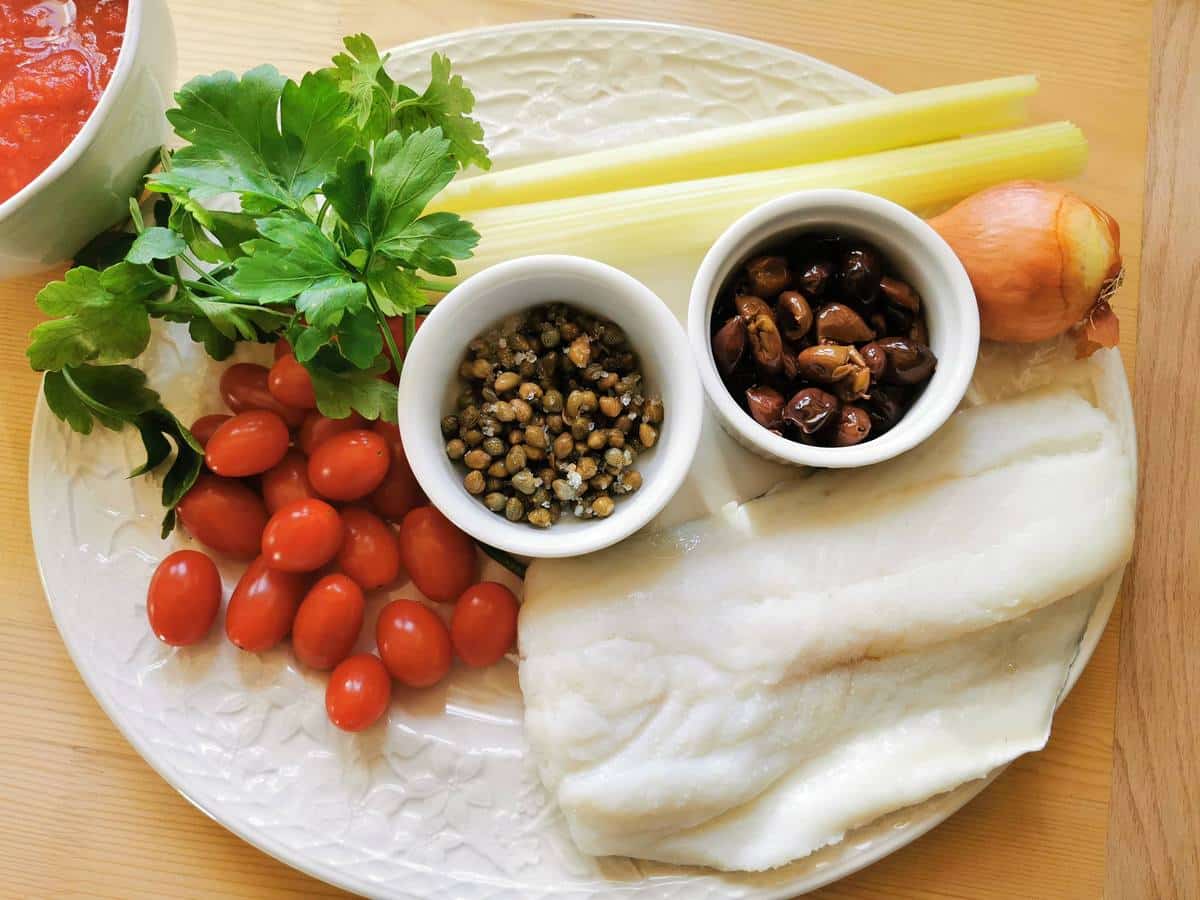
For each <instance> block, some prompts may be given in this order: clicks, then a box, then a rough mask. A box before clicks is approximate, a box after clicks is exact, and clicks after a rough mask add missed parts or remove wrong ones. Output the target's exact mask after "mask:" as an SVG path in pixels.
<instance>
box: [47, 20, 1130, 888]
mask: <svg viewBox="0 0 1200 900" xmlns="http://www.w3.org/2000/svg"><path fill="white" fill-rule="evenodd" d="M435 49H436V50H442V51H444V52H446V53H448V54H449V55H450V57H451V59H452V60H453V61H454V64H455V67H456V69H457V70H458V71H460V72H462V73H463V75H464V76H465V77H466V80H467V81H468V83H469V84H470V86H471V87H472V89H473V90H474V91H475V93H476V95H477V96H478V98H479V114H480V117H481V118H482V119H483V121H484V125H485V127H486V129H487V135H488V143H489V145H490V146H491V148H492V149H493V152H494V156H495V158H496V160H497V162H498V163H500V164H501V165H512V164H515V163H518V162H524V161H529V160H533V159H537V158H542V157H546V156H549V155H552V154H563V153H572V152H579V151H583V150H589V149H593V148H596V147H601V146H607V145H611V144H615V143H624V142H628V141H633V140H638V139H641V138H649V137H652V136H658V135H661V134H664V133H669V132H681V131H684V130H694V129H700V128H704V127H709V126H714V125H721V124H727V123H731V122H737V121H743V120H747V119H750V118H752V117H756V116H763V115H771V114H778V113H785V112H792V111H796V110H799V109H804V108H807V107H814V106H820V105H825V104H831V103H839V102H845V101H849V100H854V99H859V98H864V97H868V96H872V95H876V94H879V93H881V90H880V89H879V88H877V87H875V86H873V85H871V84H868V83H867V82H865V81H863V80H862V79H860V78H857V77H856V76H854V75H851V74H849V73H847V72H843V71H841V70H839V69H836V68H833V67H831V66H829V65H826V64H824V63H821V62H818V61H816V60H813V59H810V58H808V57H805V56H802V55H799V54H796V53H792V52H790V51H788V50H784V49H782V48H779V47H773V46H769V45H766V44H761V43H758V42H755V41H750V40H746V39H743V38H738V37H732V36H729V35H723V34H717V33H713V32H707V31H699V30H695V29H687V28H679V27H673V26H664V25H653V24H645V23H626V22H602V21H561V22H547V23H539V24H532V25H520V26H513V27H505V28H496V29H487V30H481V31H474V32H467V33H463V34H457V35H449V36H443V37H439V38H436V39H433V40H429V41H422V42H420V43H417V44H412V45H409V46H406V47H403V48H401V49H400V50H398V51H396V53H395V56H394V66H393V69H394V74H396V75H397V76H399V77H400V78H401V80H404V81H419V80H420V79H421V78H422V77H423V73H424V71H425V69H426V66H427V64H428V57H429V54H430V53H431V52H432V51H433V50H435ZM702 249H703V248H702ZM702 249H701V251H700V252H698V253H697V254H696V257H695V259H674V260H667V261H659V262H658V263H656V264H654V265H653V266H649V267H647V268H642V269H638V268H635V269H633V270H632V271H633V274H635V275H636V276H638V277H640V278H642V279H643V280H644V281H646V282H647V283H648V284H649V285H650V286H651V288H652V289H654V290H656V291H657V292H658V293H659V295H660V296H662V297H663V298H664V299H665V300H666V301H667V302H668V303H669V304H670V305H672V307H673V309H674V310H675V311H676V313H677V314H678V315H680V316H681V317H682V316H683V314H684V312H685V308H686V302H687V294H688V285H689V283H690V280H691V277H692V274H693V272H694V270H695V265H696V263H697V262H698V261H699V258H700V255H701V253H702ZM254 349H259V348H254ZM268 355H269V354H268ZM240 358H252V356H251V354H249V353H246V355H245V356H242V357H240ZM258 358H259V359H261V358H262V357H261V356H259V357H258ZM142 365H143V366H144V367H145V368H146V369H147V371H148V372H149V373H150V377H151V383H152V384H153V385H154V386H155V387H156V388H158V389H159V390H160V392H162V393H163V395H164V397H165V398H166V401H167V403H168V405H170V406H171V408H172V409H174V410H175V411H176V412H177V413H178V414H179V415H180V416H181V417H182V418H183V419H184V421H190V420H191V418H192V417H194V416H197V415H200V414H202V413H207V412H217V411H221V410H220V405H219V401H218V399H217V396H216V389H215V387H216V376H217V374H218V373H219V371H220V369H221V368H223V366H220V365H216V364H213V363H211V362H210V361H207V360H206V359H205V358H204V356H203V354H202V352H199V351H198V350H197V348H196V347H195V346H194V345H192V344H190V342H189V341H188V340H187V339H186V337H184V336H182V335H181V333H180V332H179V331H178V330H169V329H168V330H162V331H160V332H159V333H158V334H157V335H156V339H155V341H154V343H153V344H152V347H151V350H150V351H149V352H148V353H147V354H146V357H145V358H144V359H143V360H142ZM1104 371H1105V372H1106V373H1107V376H1106V377H1108V379H1109V382H1110V391H1109V393H1110V396H1111V398H1114V399H1113V401H1112V402H1114V403H1115V404H1117V406H1119V407H1120V411H1121V415H1122V417H1123V418H1124V419H1128V388H1127V386H1126V384H1125V380H1124V374H1123V372H1122V370H1121V368H1120V362H1119V358H1117V357H1116V355H1115V353H1114V354H1112V355H1111V356H1110V357H1109V358H1108V360H1107V361H1106V362H1105V363H1104ZM1130 421H1131V420H1130ZM1129 427H1130V428H1132V426H1131V425H1130V426H1129ZM1131 433H1132V432H1130V434H1131ZM134 447H135V439H134V438H133V437H131V436H128V435H125V436H117V435H112V434H110V433H107V432H105V433H97V434H93V435H92V436H90V437H88V438H86V439H83V438H80V437H79V436H78V435H74V434H72V433H70V432H69V430H68V429H66V428H65V427H64V426H63V425H62V424H61V423H59V422H58V421H57V420H55V419H54V417H53V416H52V415H51V414H50V413H49V412H48V410H47V409H46V407H45V404H44V402H42V403H39V405H38V408H37V413H36V415H35V419H34V427H33V438H32V446H31V456H30V479H29V493H30V498H31V501H33V502H31V508H32V510H33V521H32V525H33V535H34V545H35V548H36V551H37V555H38V562H39V564H40V567H41V571H42V577H43V581H44V583H45V587H46V594H47V597H48V598H49V601H50V605H51V609H52V611H53V613H54V616H55V619H56V620H57V623H58V627H59V629H60V631H61V632H62V635H63V640H64V641H65V642H66V645H67V648H68V650H69V651H70V653H71V655H72V657H73V658H74V660H75V663H76V665H77V666H78V667H79V671H80V673H81V674H82V675H83V678H84V680H85V681H86V682H87V684H88V686H89V687H90V688H91V690H92V692H93V693H94V694H95V695H96V698H97V700H98V701H99V702H100V704H101V706H103V707H104V709H105V711H106V712H107V713H108V714H109V716H110V717H111V718H112V720H113V721H114V722H115V723H116V725H117V727H119V728H120V729H121V731H122V732H123V733H124V734H125V736H126V737H127V738H128V739H129V741H130V743H131V744H133V746H134V747H136V748H137V750H138V752H140V753H141V754H142V756H144V757H145V758H146V760H147V761H148V762H149V763H150V764H151V765H152V766H153V767H154V768H155V769H156V770H157V771H158V772H159V773H160V774H161V775H162V776H163V777H164V778H166V779H167V780H168V781H169V782H170V783H171V784H172V785H174V786H175V787H176V788H177V789H178V790H179V791H180V792H181V793H183V794H184V795H185V796H186V797H188V798H189V799H190V800H191V801H192V802H193V803H195V804H196V805H197V806H198V807H199V808H200V809H202V810H203V811H205V812H206V813H208V814H209V815H211V816H212V817H213V818H215V819H216V820H217V821H219V822H221V823H222V824H224V825H225V826H226V827H228V828H229V829H231V830H232V831H234V832H235V833H237V834H238V835H240V836H241V837H243V838H245V839H246V840H248V841H250V842H251V843H253V844H255V845H256V846H258V847H260V848H262V849H263V850H265V851H266V852H268V853H270V854H272V855H274V856H276V857H278V858H279V859H281V860H283V861H285V862H287V863H289V864H291V865H293V866H296V867H297V868H300V869H303V870H304V871H306V872H309V873H311V874H312V875H315V876H316V877H318V878H322V879H325V880H326V881H329V882H333V883H335V884H338V885H340V886H342V887H345V888H347V889H349V890H352V891H356V892H359V893H362V894H368V895H372V896H380V897H438V898H440V897H445V898H450V897H455V898H484V897H486V898H490V900H526V898H533V897H543V896H545V897H555V898H583V897H591V896H600V895H602V896H606V897H612V896H634V895H636V896H637V897H639V898H642V897H655V898H667V897H687V898H705V897H710V898H732V897H756V898H765V897H785V896H793V895H795V894H799V893H802V892H804V891H807V890H811V889H813V888H815V887H818V886H820V885H822V884H826V883H828V882H830V881H833V880H834V879H837V878H840V877H842V876H844V875H847V874H849V873H850V872H853V871H855V870H857V869H859V868H861V867H862V866H865V865H867V864H869V863H871V862H873V861H875V860H877V859H879V858H881V857H882V856H885V855H886V854H888V853H890V852H892V851H893V850H895V849H897V848H898V847H901V846H903V845H904V844H907V843H908V842H910V841H912V840H913V839H915V838H916V837H918V836H919V835H921V834H923V833H924V832H926V831H928V830H929V829H930V828H932V827H933V826H935V825H936V824H938V823H939V822H941V821H942V820H943V819H945V818H946V817H947V816H948V815H950V814H951V813H952V812H954V811H955V810H956V809H958V808H959V807H960V806H962V805H963V804H964V803H966V802H967V800H969V799H970V798H971V797H973V796H974V795H975V794H976V793H978V792H979V791H980V790H981V789H982V788H983V787H984V786H985V783H986V782H975V783H972V784H969V785H964V786H963V787H962V788H960V789H958V790H956V791H953V792H951V793H949V794H945V795H943V796H940V797H936V798H934V799H933V800H931V801H929V802H927V803H924V804H922V805H920V806H918V807H914V808H912V809H908V810H903V811H901V812H899V813H896V814H894V815H892V816H889V817H887V818H886V819H883V820H881V821H879V822H877V823H874V824H872V825H870V826H868V827H866V828H863V829H860V830H859V831H857V832H855V833H853V834H851V835H850V836H849V837H848V838H847V839H846V840H845V841H843V842H842V843H841V844H838V845H836V846H834V847H830V848H827V849H826V850H824V851H822V852H820V853H817V854H815V855H814V856H811V857H809V858H807V859H805V860H801V861H799V862H797V863H794V864H792V865H790V866H787V867H785V868H781V869H777V870H774V871H771V872H765V873H759V874H750V875H739V874H720V873H713V872H708V871H705V870H698V869H682V868H678V867H672V866H666V865H661V864H654V863H641V862H634V861H630V860H626V859H617V858H609V859H592V858H589V857H585V856H582V855H581V854H580V853H579V852H578V851H576V850H575V848H574V847H573V846H572V843H571V841H570V839H569V837H568V835H567V831H566V828H565V825H564V823H563V821H562V819H561V817H560V816H559V814H558V812H557V810H556V809H555V807H554V806H553V805H551V804H550V803H548V800H547V797H546V795H545V793H544V792H543V790H542V788H541V786H540V784H539V782H538V779H537V775H536V772H535V770H534V767H533V765H532V763H531V761H530V760H529V758H528V754H527V751H526V745H525V741H524V738H523V735H522V731H521V700H520V694H519V692H518V690H517V682H516V672H515V668H514V667H513V666H512V665H511V664H503V665H500V666H495V667H493V668H492V669H490V670H487V671H484V672H468V671H465V670H462V669H456V670H455V671H454V672H453V673H452V675H451V677H450V678H449V679H448V683H447V684H446V685H445V686H443V687H441V688H439V689H435V690H432V691H427V692H421V693H407V692H404V691H399V692H398V695H397V698H396V699H395V700H394V701H393V705H392V709H391V711H390V713H389V716H388V721H387V724H386V725H381V726H377V727H376V728H373V729H371V730H370V731H369V732H367V733H365V734H363V735H359V736H351V735H346V734H342V733H340V732H338V731H337V730H336V729H334V728H333V727H332V726H330V725H328V724H327V722H326V718H325V712H324V705H323V695H324V684H325V679H324V678H322V677H317V676H314V675H309V674H306V673H305V672H303V670H301V669H300V668H299V667H298V666H297V665H296V664H295V663H294V662H293V660H292V658H291V654H290V651H289V650H287V649H286V648H285V649H280V650H276V651H274V652H272V653H267V654H263V655H261V656H254V655H250V654H244V653H240V652H239V651H237V650H235V649H234V648H233V647H232V646H231V645H230V644H229V643H228V642H226V641H225V640H224V637H223V635H222V634H221V633H220V632H221V630H222V629H221V628H220V627H219V626H218V628H216V629H214V634H213V635H212V636H210V638H209V639H208V640H207V641H206V642H205V643H204V644H202V645H200V646H198V647H194V648H190V649H188V650H183V651H176V650H172V649H171V648H168V647H166V646H164V645H162V644H160V643H158V642H157V641H156V640H155V639H154V638H153V637H152V636H151V635H150V632H149V629H148V627H147V624H146V614H145V603H144V598H145V592H146V584H147V582H148V580H149V578H150V574H151V572H152V571H153V568H154V566H155V564H156V563H157V561H158V560H159V559H160V558H161V557H162V556H163V555H165V554H166V553H167V552H168V551H169V550H170V549H172V548H174V547H177V546H184V545H187V544H188V543H189V539H188V538H187V537H186V536H183V535H178V534H177V535H175V536H173V537H172V538H171V540H170V541H169V542H168V543H167V544H164V543H163V542H161V541H160V540H159V539H158V523H159V519H160V516H161V510H160V509H159V504H158V498H157V490H156V486H155V485H153V484H151V483H148V481H147V480H146V479H136V480H132V481H130V480H126V479H125V473H126V472H128V470H129V469H130V467H131V464H132V461H133V460H134V457H135V450H134ZM746 460H752V462H751V464H750V465H744V464H743V463H744V462H745V461H746ZM791 474H792V473H791V471H790V470H787V469H783V468H782V467H780V468H779V469H775V468H773V467H771V466H769V465H767V464H765V463H764V462H762V461H761V460H758V459H757V458H754V457H748V456H745V451H743V450H741V449H740V448H738V447H737V446H736V445H735V444H733V442H732V441H730V440H728V439H727V438H725V437H724V436H723V434H722V432H721V430H720V428H719V427H717V426H716V424H715V423H714V422H713V421H712V420H711V417H709V418H707V419H706V421H705V423H704V439H703V440H702V442H701V446H700V450H699V453H698V456H697V468H696V471H695V475H694V476H693V477H692V478H690V479H689V482H688V484H686V485H685V487H684V488H683V490H682V491H681V492H680V494H679V495H678V496H677V498H676V499H675V500H674V501H673V502H672V503H671V505H670V506H669V507H668V509H667V511H666V512H665V513H664V516H663V520H673V521H678V520H682V519H684V518H688V517H691V516H693V515H696V514H698V513H702V512H704V511H706V510H709V509H713V508H716V507H717V506H719V505H721V504H722V503H724V502H726V501H728V500H730V499H734V498H738V497H742V498H745V497H750V496H754V495H755V494H757V493H761V492H762V491H763V490H765V489H766V488H767V487H768V486H769V485H770V484H771V483H772V482H774V481H777V480H779V478H780V476H782V475H791ZM224 574H225V575H226V583H227V585H229V584H231V577H232V576H233V575H234V574H235V572H234V569H233V567H227V568H226V570H225V572H224ZM489 574H491V575H492V576H493V577H495V576H496V574H497V573H496V571H495V570H494V569H493V570H490V572H489ZM504 574H505V575H506V573H504ZM499 577H504V575H501V576H499ZM1119 580H1120V576H1119V575H1117V576H1115V577H1114V579H1112V585H1111V586H1112V590H1110V591H1109V592H1108V594H1107V596H1106V599H1105V600H1104V601H1102V602H1101V604H1100V608H1099V609H1097V611H1096V613H1095V615H1094V616H1093V620H1092V623H1091V627H1090V629H1089V632H1088V636H1087V638H1086V639H1085V642H1084V646H1083V648H1082V651H1081V653H1080V654H1079V657H1078V658H1077V659H1076V660H1075V663H1074V665H1073V668H1072V673H1071V683H1073V682H1074V679H1075V678H1076V677H1078V674H1079V672H1080V671H1081V669H1082V666H1083V664H1084V663H1085V662H1086V660H1087V658H1088V657H1089V656H1090V655H1091V652H1092V650H1093V649H1094V647H1095V643H1096V641H1097V640H1098V638H1099V635H1100V632H1101V630H1102V628H1103V624H1104V622H1105V621H1106V620H1107V618H1108V614H1109V612H1110V610H1111V607H1112V599H1113V596H1114V595H1115V586H1116V584H1117V583H1119ZM391 594H392V595H393V596H395V595H404V594H410V595H411V594H412V590H411V588H408V587H407V586H406V587H405V588H401V589H399V590H396V591H392V592H391ZM385 599H386V598H384V597H382V596H381V597H376V598H373V600H372V607H371V609H370V610H369V612H368V621H374V618H373V616H372V615H371V613H372V612H374V611H375V610H377V609H378V607H379V606H380V605H382V603H383V602H384V600H385ZM369 644H370V642H369V640H366V639H365V636H364V640H363V641H362V643H361V646H362V647H363V648H367V647H369Z"/></svg>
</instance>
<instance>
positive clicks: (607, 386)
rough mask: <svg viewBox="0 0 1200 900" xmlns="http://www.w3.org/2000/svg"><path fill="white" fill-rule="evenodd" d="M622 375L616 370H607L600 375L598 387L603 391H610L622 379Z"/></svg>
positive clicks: (597, 382)
mask: <svg viewBox="0 0 1200 900" xmlns="http://www.w3.org/2000/svg"><path fill="white" fill-rule="evenodd" d="M620 377H621V376H620V375H618V374H617V373H616V372H605V373H604V374H603V375H601V376H600V377H599V379H597V381H596V387H598V388H599V389H600V390H602V391H610V390H612V389H613V388H614V387H616V384H617V381H618V380H619V379H620Z"/></svg>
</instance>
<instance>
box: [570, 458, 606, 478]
mask: <svg viewBox="0 0 1200 900" xmlns="http://www.w3.org/2000/svg"><path fill="white" fill-rule="evenodd" d="M575 471H576V472H578V473H579V477H580V478H582V479H583V480H584V481H590V480H591V479H592V478H594V477H595V476H596V473H597V472H599V471H600V464H599V463H597V462H596V458H595V457H594V456H581V457H580V458H579V462H577V463H576V464H575Z"/></svg>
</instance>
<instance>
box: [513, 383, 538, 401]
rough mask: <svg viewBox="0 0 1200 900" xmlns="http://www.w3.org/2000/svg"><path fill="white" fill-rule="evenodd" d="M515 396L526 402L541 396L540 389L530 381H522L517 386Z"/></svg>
mask: <svg viewBox="0 0 1200 900" xmlns="http://www.w3.org/2000/svg"><path fill="white" fill-rule="evenodd" d="M517 396H518V397H520V398H521V399H522V400H524V401H526V402H527V403H532V402H534V401H535V400H537V399H538V398H539V397H541V396H542V389H541V388H540V387H538V386H537V385H536V384H534V383H533V382H532V381H523V382H521V386H520V387H518V388H517Z"/></svg>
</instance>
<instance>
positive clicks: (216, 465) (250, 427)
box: [204, 409, 292, 478]
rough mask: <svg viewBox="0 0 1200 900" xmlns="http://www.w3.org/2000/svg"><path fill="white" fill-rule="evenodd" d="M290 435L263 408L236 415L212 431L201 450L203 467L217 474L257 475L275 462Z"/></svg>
mask: <svg viewBox="0 0 1200 900" xmlns="http://www.w3.org/2000/svg"><path fill="white" fill-rule="evenodd" d="M291 439H292V436H291V435H290V434H288V427H287V425H286V424H284V421H283V419H281V418H280V417H279V416H278V415H276V414H275V413H273V412H271V411H270V410H266V409H252V410H249V411H248V412H244V413H238V414H237V415H236V416H234V417H233V418H232V419H230V420H229V421H228V422H223V423H222V424H221V426H220V427H219V428H218V429H217V430H216V431H214V432H213V436H212V439H211V440H209V442H208V446H207V447H205V448H204V451H205V452H204V462H205V464H206V465H207V466H208V467H209V468H210V469H211V470H212V471H214V472H216V473H217V474H218V475H224V476H225V477H227V478H242V477H244V476H246V475H257V474H258V473H259V472H265V471H267V469H269V468H271V467H272V466H274V465H275V464H276V463H278V462H279V461H280V460H281V459H283V456H284V454H285V453H287V450H288V443H289V442H290V441H291Z"/></svg>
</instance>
